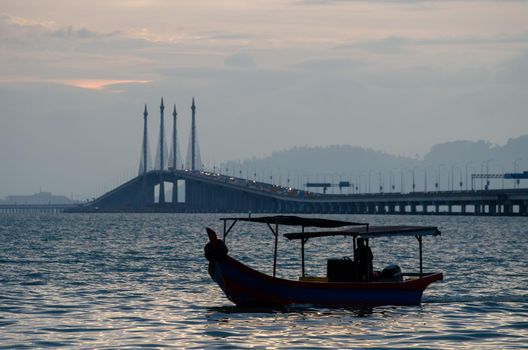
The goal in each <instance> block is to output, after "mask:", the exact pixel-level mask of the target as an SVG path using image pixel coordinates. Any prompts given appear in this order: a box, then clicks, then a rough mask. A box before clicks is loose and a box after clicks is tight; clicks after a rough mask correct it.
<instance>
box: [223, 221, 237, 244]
mask: <svg viewBox="0 0 528 350" xmlns="http://www.w3.org/2000/svg"><path fill="white" fill-rule="evenodd" d="M237 222H238V219H235V220H233V223H231V225H230V226H229V228H228V229H226V227H227V220H224V237H223V238H222V240H223V241H224V243H225V240H226V237H227V234H228V233H229V232H231V230H232V229H233V226H235V224H236V223H237Z"/></svg>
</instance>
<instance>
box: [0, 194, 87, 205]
mask: <svg viewBox="0 0 528 350" xmlns="http://www.w3.org/2000/svg"><path fill="white" fill-rule="evenodd" d="M74 203H78V201H74V200H71V199H69V198H68V197H66V196H55V195H53V194H51V192H42V191H41V192H38V193H35V194H32V195H29V196H23V195H13V196H7V197H6V198H5V200H3V201H2V200H0V204H74Z"/></svg>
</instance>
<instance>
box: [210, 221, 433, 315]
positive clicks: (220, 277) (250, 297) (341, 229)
mask: <svg viewBox="0 0 528 350" xmlns="http://www.w3.org/2000/svg"><path fill="white" fill-rule="evenodd" d="M221 220H222V221H223V222H224V233H223V239H222V240H220V239H219V238H218V237H217V234H216V232H214V231H213V230H212V229H210V228H207V234H208V236H209V242H208V243H207V244H206V246H205V248H204V250H205V256H206V258H207V260H209V275H210V276H211V278H212V279H213V280H214V281H215V282H216V283H217V284H218V285H219V286H220V288H221V289H222V290H223V291H224V293H225V294H226V296H227V298H228V299H229V300H231V301H232V302H233V303H235V304H236V305H237V306H249V307H255V306H279V307H295V306H321V307H331V308H335V307H373V306H379V305H419V304H420V302H421V299H422V294H423V291H424V290H425V288H427V286H429V284H431V283H433V282H435V281H440V280H442V279H443V275H442V273H440V272H434V273H430V272H428V273H426V272H423V268H422V237H423V236H438V235H440V231H438V229H437V228H436V227H432V226H370V225H369V224H367V223H357V222H347V221H338V220H328V219H315V218H303V217H297V216H283V215H279V216H265V217H255V218H251V217H233V218H222V219H221ZM239 221H245V222H254V223H261V224H265V225H267V226H268V227H269V229H270V230H271V232H272V233H273V236H274V238H275V244H274V254H273V275H272V276H269V275H266V274H264V273H261V272H259V271H257V270H254V269H252V268H250V267H249V266H247V265H245V264H243V263H241V262H239V261H237V260H236V259H233V258H232V257H230V256H229V255H228V249H227V246H226V245H225V239H226V237H227V235H228V234H229V233H230V232H231V230H232V229H233V227H234V226H235V224H236V223H237V222H239ZM281 225H286V226H298V227H301V232H297V233H286V234H284V236H285V237H286V238H288V239H289V240H299V241H300V242H301V260H302V271H301V277H300V278H299V280H297V281H295V280H288V279H282V278H278V277H276V266H277V243H278V237H279V227H280V226H281ZM306 228H318V229H325V230H323V231H321V230H319V231H309V232H308V231H306V230H305V229H306ZM328 236H349V237H353V241H354V248H356V239H358V238H362V239H363V240H364V241H365V242H366V244H367V247H368V242H369V240H370V239H372V238H377V237H391V238H394V237H402V236H403V237H405V236H407V237H409V236H411V237H415V238H416V239H417V240H418V243H419V254H420V267H419V272H412V273H402V272H401V271H400V268H399V267H398V266H396V265H391V266H388V267H387V268H385V269H383V271H374V272H367V273H364V271H365V266H364V263H363V264H362V263H361V262H360V261H358V257H357V256H356V257H354V259H353V260H352V259H351V258H347V257H345V258H343V259H329V260H328V266H327V276H326V277H309V276H305V268H304V265H305V264H304V260H305V259H304V246H305V244H306V243H307V241H308V240H309V239H313V238H318V237H328ZM354 251H356V249H354ZM367 271H368V270H367Z"/></svg>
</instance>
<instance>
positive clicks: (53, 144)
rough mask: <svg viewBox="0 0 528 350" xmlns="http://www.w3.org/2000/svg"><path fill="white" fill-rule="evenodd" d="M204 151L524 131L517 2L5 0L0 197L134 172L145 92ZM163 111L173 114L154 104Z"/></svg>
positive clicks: (524, 27) (255, 153)
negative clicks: (193, 122)
mask: <svg viewBox="0 0 528 350" xmlns="http://www.w3.org/2000/svg"><path fill="white" fill-rule="evenodd" d="M162 96H163V98H164V101H165V105H166V114H165V116H166V119H165V124H166V125H167V126H168V127H171V123H172V120H171V116H170V112H171V111H172V106H173V104H176V108H177V111H178V132H179V146H180V147H181V148H182V153H183V154H185V153H186V148H187V145H188V136H189V134H190V117H191V111H190V105H191V100H192V98H193V97H194V98H195V100H196V105H197V126H198V137H199V142H200V150H201V156H202V161H203V163H204V164H206V165H207V166H212V165H213V164H219V163H220V162H224V161H228V160H238V159H240V160H243V159H246V158H250V157H264V156H267V155H269V154H271V152H273V151H276V150H283V149H288V148H291V147H294V146H305V145H306V146H326V145H336V144H347V145H354V146H362V147H369V148H373V149H376V150H381V151H386V152H389V153H391V154H397V155H407V156H416V155H418V156H423V155H424V154H426V153H427V152H428V151H429V149H430V147H431V146H433V145H434V144H437V143H442V142H446V141H453V140H462V139H463V140H488V141H491V142H493V143H496V144H504V143H505V142H506V141H507V140H508V139H509V138H512V137H517V136H519V135H523V134H528V115H527V111H528V2H526V1H521V0H516V1H513V0H512V1H508V0H501V1H498V0H487V1H476V0H472V1H451V0H443V1H427V0H424V1H418V0H384V1H383V0H371V1H359V0H327V1H323V0H304V1H302V0H291V1H288V0H283V1H274V0H266V1H236V0H227V1H209V0H203V1H172V0H150V1H148V0H115V1H98V0H90V1H87V0H76V1H65V0H62V1H61V0H56V1H51V0H40V1H26V0H16V1H10V0H0V164H1V165H0V197H3V196H6V195H10V194H31V193H34V192H37V191H39V190H40V189H42V190H47V191H51V192H54V193H57V194H66V195H70V194H73V195H74V197H90V196H92V195H93V194H94V193H99V192H101V191H104V190H105V189H110V188H111V187H112V186H114V185H116V184H118V183H119V182H122V181H123V180H125V179H127V178H130V177H131V176H134V175H135V174H136V173H137V169H138V165H139V157H140V148H141V135H142V127H143V124H142V118H143V116H142V114H143V108H144V104H145V103H146V104H147V106H148V109H149V113H150V114H149V118H150V119H149V137H150V147H151V150H150V151H151V153H152V154H154V153H155V151H156V149H155V147H154V142H155V140H156V139H157V137H158V128H159V103H160V98H161V97H162ZM167 112H169V113H167Z"/></svg>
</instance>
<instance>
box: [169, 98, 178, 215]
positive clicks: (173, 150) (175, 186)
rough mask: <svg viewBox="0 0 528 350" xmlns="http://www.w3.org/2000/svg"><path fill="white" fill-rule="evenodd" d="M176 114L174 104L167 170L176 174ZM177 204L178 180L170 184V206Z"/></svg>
mask: <svg viewBox="0 0 528 350" xmlns="http://www.w3.org/2000/svg"><path fill="white" fill-rule="evenodd" d="M177 116H178V113H177V112H176V104H174V109H173V110H172V144H171V157H170V160H169V168H170V167H172V171H174V172H176V170H177V169H178V161H179V160H180V157H179V151H180V150H179V149H178V136H177V135H178V134H177V128H176V121H177ZM176 203H178V179H174V183H173V184H172V204H173V205H174V204H176Z"/></svg>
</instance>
